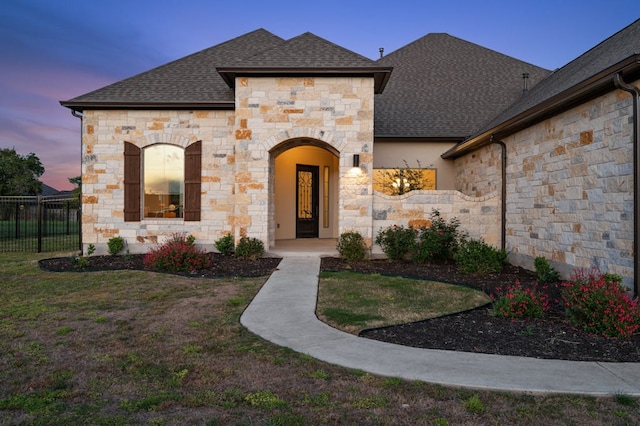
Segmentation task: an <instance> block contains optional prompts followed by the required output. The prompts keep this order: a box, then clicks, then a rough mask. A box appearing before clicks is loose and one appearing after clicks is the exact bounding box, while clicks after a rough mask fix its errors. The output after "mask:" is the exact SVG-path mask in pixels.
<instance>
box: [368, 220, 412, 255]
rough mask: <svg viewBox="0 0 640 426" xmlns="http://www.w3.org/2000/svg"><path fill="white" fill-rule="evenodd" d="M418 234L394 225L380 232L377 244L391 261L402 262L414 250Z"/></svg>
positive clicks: (410, 229)
mask: <svg viewBox="0 0 640 426" xmlns="http://www.w3.org/2000/svg"><path fill="white" fill-rule="evenodd" d="M416 232H417V231H416V230H414V229H413V228H405V227H404V226H397V225H393V226H389V227H388V228H385V229H381V230H379V231H378V235H377V236H376V241H375V242H376V244H378V245H379V246H380V247H382V251H383V252H384V254H386V255H387V258H388V259H389V260H402V259H404V258H405V257H406V256H407V255H408V254H409V253H411V251H412V250H413V246H414V243H415V240H416Z"/></svg>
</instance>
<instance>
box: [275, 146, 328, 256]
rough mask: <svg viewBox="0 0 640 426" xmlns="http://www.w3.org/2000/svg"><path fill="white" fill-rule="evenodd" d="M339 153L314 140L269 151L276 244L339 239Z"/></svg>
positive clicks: (277, 147)
mask: <svg viewBox="0 0 640 426" xmlns="http://www.w3.org/2000/svg"><path fill="white" fill-rule="evenodd" d="M338 155H339V153H338V152H337V151H336V149H335V148H333V147H332V146H330V145H328V144H327V143H325V142H322V141H319V140H315V139H307V138H305V139H296V140H288V141H285V142H283V143H281V144H279V145H278V146H276V147H274V148H273V149H272V150H271V151H270V156H271V158H270V163H271V167H272V171H273V172H272V173H271V174H270V185H269V186H270V198H271V199H270V206H271V209H270V216H271V217H270V218H269V219H270V220H269V223H270V229H269V234H270V235H272V236H273V237H272V239H271V238H270V240H272V243H271V244H272V245H275V244H277V241H291V240H309V243H311V241H310V240H311V239H320V240H326V239H335V238H337V236H338V217H339V215H338V200H339V158H338Z"/></svg>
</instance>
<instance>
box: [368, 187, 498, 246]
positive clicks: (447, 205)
mask: <svg viewBox="0 0 640 426" xmlns="http://www.w3.org/2000/svg"><path fill="white" fill-rule="evenodd" d="M499 201H500V198H499V196H498V194H496V193H493V194H487V195H485V196H482V197H471V196H468V195H465V194H463V193H461V192H459V191H453V190H448V191H424V190H423V191H412V192H409V193H407V194H403V195H385V194H382V193H379V192H375V193H374V197H373V216H374V217H373V230H374V236H375V235H377V233H378V232H379V231H380V230H381V229H384V228H387V227H389V226H393V225H398V226H400V225H402V226H409V225H410V224H411V223H413V222H418V223H420V222H421V221H423V222H422V223H424V221H425V220H428V219H429V217H430V216H431V212H432V210H434V209H435V210H438V211H439V212H440V214H441V216H442V217H443V218H444V219H445V220H447V221H449V220H451V219H453V218H457V219H458V220H459V221H460V230H461V231H464V232H467V233H468V234H469V237H471V238H475V239H480V238H482V239H484V240H485V242H487V243H488V244H490V245H492V246H494V247H498V248H499V247H500V245H501V241H500V234H501V231H500V203H499ZM372 253H373V255H379V254H381V253H382V249H381V248H380V247H378V246H374V247H373V248H372Z"/></svg>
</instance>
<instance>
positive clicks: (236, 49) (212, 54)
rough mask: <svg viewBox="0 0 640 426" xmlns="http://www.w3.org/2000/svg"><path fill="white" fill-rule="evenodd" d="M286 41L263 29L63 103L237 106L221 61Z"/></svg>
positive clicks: (80, 107)
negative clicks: (222, 73) (218, 71)
mask: <svg viewBox="0 0 640 426" xmlns="http://www.w3.org/2000/svg"><path fill="white" fill-rule="evenodd" d="M284 42H285V40H283V39H282V38H280V37H278V36H276V35H274V34H271V33H270V32H268V31H266V30H264V29H258V30H255V31H252V32H250V33H247V34H245V35H242V36H240V37H237V38H234V39H232V40H229V41H226V42H224V43H221V44H218V45H216V46H213V47H210V48H208V49H205V50H202V51H200V52H197V53H194V54H192V55H189V56H186V57H184V58H181V59H178V60H176V61H173V62H170V63H168V64H166V65H162V66H160V67H158V68H154V69H152V70H150V71H146V72H144V73H142V74H138V75H136V76H133V77H130V78H127V79H125V80H122V81H119V82H117V83H114V84H111V85H109V86H106V87H103V88H101V89H98V90H95V91H93V92H90V93H87V94H84V95H81V96H78V97H76V98H73V99H70V100H68V101H63V102H61V104H62V105H64V106H66V107H69V108H71V109H74V110H78V111H81V110H83V109H85V108H98V107H99V108H109V107H111V108H113V107H126V106H128V107H131V108H134V107H139V108H142V107H148V108H154V107H155V108H159V107H165V108H179V107H181V106H182V107H191V108H193V107H198V106H201V107H222V108H233V107H234V102H235V95H234V92H233V90H232V89H231V88H230V87H229V85H228V84H227V83H226V82H225V81H224V80H223V79H222V77H221V76H220V75H219V74H218V73H217V72H216V67H219V66H225V65H231V64H236V63H238V62H239V61H240V60H242V59H243V58H246V57H250V56H252V55H255V54H256V53H259V52H262V51H265V50H268V49H271V48H273V47H276V46H282V44H283V43H284Z"/></svg>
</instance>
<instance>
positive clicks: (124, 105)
mask: <svg viewBox="0 0 640 426" xmlns="http://www.w3.org/2000/svg"><path fill="white" fill-rule="evenodd" d="M60 105H62V106H63V107H67V108H69V109H71V110H72V111H84V110H85V109H95V110H109V109H135V110H201V109H229V110H234V109H235V101H229V102H117V101H82V100H73V99H72V100H69V101H60Z"/></svg>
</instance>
